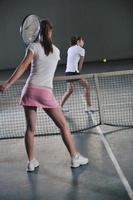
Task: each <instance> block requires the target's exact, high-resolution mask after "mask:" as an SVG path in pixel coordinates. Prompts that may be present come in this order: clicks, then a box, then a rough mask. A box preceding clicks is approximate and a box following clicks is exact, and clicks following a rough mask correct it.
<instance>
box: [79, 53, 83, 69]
mask: <svg viewBox="0 0 133 200" xmlns="http://www.w3.org/2000/svg"><path fill="white" fill-rule="evenodd" d="M83 63H84V56H80V60H79V63H78V70H79V71H81V69H82V67H83Z"/></svg>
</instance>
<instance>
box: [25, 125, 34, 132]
mask: <svg viewBox="0 0 133 200" xmlns="http://www.w3.org/2000/svg"><path fill="white" fill-rule="evenodd" d="M34 132H35V126H31V125H27V127H26V133H32V134H34Z"/></svg>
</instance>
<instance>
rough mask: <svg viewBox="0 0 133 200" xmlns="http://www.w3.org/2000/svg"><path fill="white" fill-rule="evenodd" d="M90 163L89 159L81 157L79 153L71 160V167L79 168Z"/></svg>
mask: <svg viewBox="0 0 133 200" xmlns="http://www.w3.org/2000/svg"><path fill="white" fill-rule="evenodd" d="M88 162H89V160H88V158H85V157H84V156H82V155H80V154H79V153H77V154H76V156H74V157H73V158H72V160H71V167H74V168H76V167H79V166H80V165H86V164H87V163H88Z"/></svg>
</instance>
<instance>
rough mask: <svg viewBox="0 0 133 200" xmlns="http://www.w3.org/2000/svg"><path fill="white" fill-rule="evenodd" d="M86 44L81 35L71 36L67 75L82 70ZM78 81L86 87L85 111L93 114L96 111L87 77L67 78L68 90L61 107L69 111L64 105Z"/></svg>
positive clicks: (77, 73) (76, 73)
mask: <svg viewBox="0 0 133 200" xmlns="http://www.w3.org/2000/svg"><path fill="white" fill-rule="evenodd" d="M83 46H84V39H83V38H82V37H81V36H79V37H76V36H73V37H71V47H70V48H69V49H68V51H67V66H66V71H65V75H66V76H73V75H79V74H80V71H81V69H82V66H83V62H84V57H85V49H84V48H83ZM75 81H78V82H79V83H80V84H81V85H82V86H83V89H84V97H85V100H86V105H87V108H86V110H85V112H86V113H87V114H91V113H92V112H94V109H93V107H92V106H91V99H90V87H89V84H88V82H87V80H86V79H84V78H82V79H76V80H73V79H72V80H67V91H66V92H65V93H64V95H63V97H62V100H61V107H62V111H63V112H68V111H69V110H68V109H64V108H63V106H64V104H65V102H66V101H67V99H68V98H69V97H70V95H71V94H72V93H73V90H74V82H75Z"/></svg>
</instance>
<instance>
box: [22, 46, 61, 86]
mask: <svg viewBox="0 0 133 200" xmlns="http://www.w3.org/2000/svg"><path fill="white" fill-rule="evenodd" d="M28 49H30V50H31V51H32V53H33V61H32V65H31V72H30V75H29V77H28V79H27V81H26V86H29V85H34V86H43V87H49V88H53V78H54V73H55V70H56V67H57V63H58V61H59V60H60V51H59V49H58V48H57V47H56V46H55V45H53V53H50V54H49V55H48V56H47V55H46V54H45V52H44V49H43V47H42V46H41V44H40V43H39V42H38V43H31V44H30V45H29V46H28V47H27V50H28Z"/></svg>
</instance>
